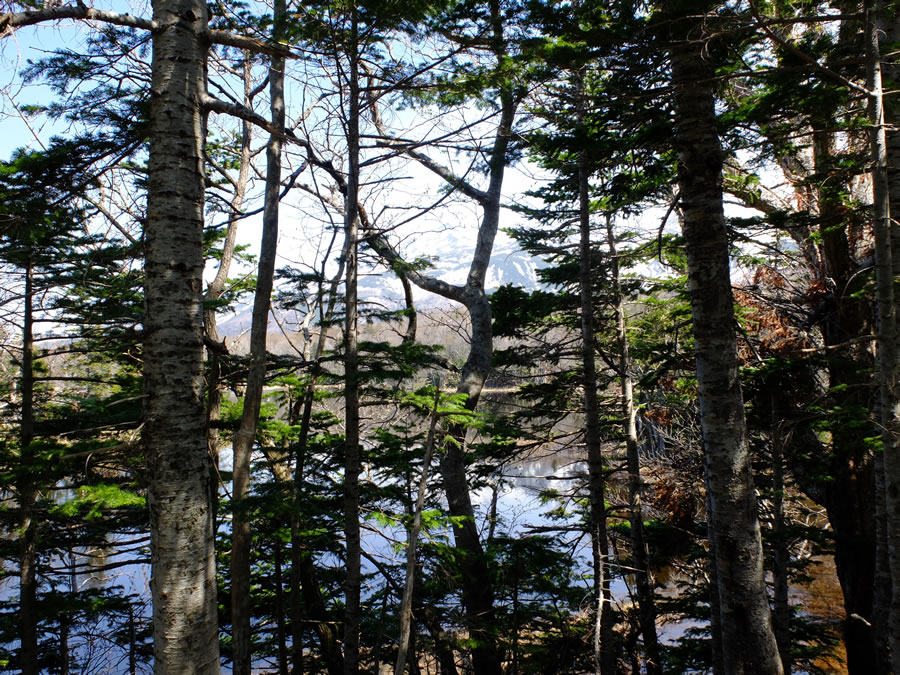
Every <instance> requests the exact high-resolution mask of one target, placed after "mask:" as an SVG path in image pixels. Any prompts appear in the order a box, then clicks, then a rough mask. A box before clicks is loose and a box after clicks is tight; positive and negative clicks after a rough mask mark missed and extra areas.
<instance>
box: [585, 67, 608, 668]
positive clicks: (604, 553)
mask: <svg viewBox="0 0 900 675" xmlns="http://www.w3.org/2000/svg"><path fill="white" fill-rule="evenodd" d="M576 77H578V76H576ZM582 89H583V85H582ZM589 179H590V170H589V167H588V159H587V153H586V152H584V151H582V152H579V153H578V215H579V223H578V224H579V234H580V238H579V247H578V251H579V273H578V282H579V291H580V293H581V368H582V373H583V374H582V386H583V387H584V402H583V406H584V443H585V446H586V447H587V459H588V495H589V502H590V514H589V516H590V517H589V522H590V528H591V529H590V533H591V553H592V558H593V572H594V589H593V590H594V603H595V606H596V612H597V616H596V621H595V630H594V670H595V672H596V673H598V675H599V674H600V673H605V674H607V675H609V674H613V673H615V672H616V670H615V669H616V650H615V646H614V644H613V639H614V633H613V621H612V605H611V602H612V594H611V590H610V576H609V537H608V535H607V523H606V473H605V470H604V460H603V438H602V435H601V433H600V407H599V401H598V399H597V395H598V390H597V366H596V363H595V361H594V348H595V337H594V303H593V294H592V292H591V290H592V288H593V270H592V269H591V267H592V265H591V262H592V260H593V255H592V251H591V208H590V194H589Z"/></svg>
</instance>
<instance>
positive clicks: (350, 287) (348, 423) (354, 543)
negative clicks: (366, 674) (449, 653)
mask: <svg viewBox="0 0 900 675" xmlns="http://www.w3.org/2000/svg"><path fill="white" fill-rule="evenodd" d="M348 12H349V13H350V16H349V19H350V23H351V26H350V43H349V45H348V54H349V74H348V81H347V83H346V85H347V91H348V98H349V100H348V108H347V120H346V123H347V193H346V195H345V203H344V230H345V232H346V237H347V245H348V247H347V268H346V273H347V278H346V288H345V303H346V307H345V322H344V415H345V432H344V433H345V446H344V537H345V546H346V562H345V567H346V570H345V572H346V576H345V578H344V673H345V674H346V675H356V674H357V672H358V671H359V631H360V622H361V618H362V615H361V610H360V585H361V583H362V576H361V568H360V555H361V542H360V527H359V473H360V467H361V464H360V448H359V423H360V417H359V346H358V342H357V340H358V334H357V321H358V310H359V307H358V297H357V277H358V273H359V259H358V251H359V235H358V229H359V210H358V209H357V203H358V202H359V107H360V98H359V95H360V91H359V53H358V50H359V42H358V40H359V33H358V31H359V23H358V21H359V17H358V16H357V9H356V4H355V2H354V1H353V0H351V2H350V4H349V7H348Z"/></svg>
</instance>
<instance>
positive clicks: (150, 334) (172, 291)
mask: <svg viewBox="0 0 900 675" xmlns="http://www.w3.org/2000/svg"><path fill="white" fill-rule="evenodd" d="M153 19H154V22H155V23H156V26H157V29H156V30H155V31H154V33H153V63H152V86H151V112H150V124H151V128H150V159H149V166H148V172H149V173H148V203H147V219H146V223H145V230H144V238H145V247H146V249H145V262H144V278H145V281H144V291H145V293H144V297H145V303H146V304H145V315H144V394H145V397H146V398H145V408H144V430H143V442H144V446H145V452H146V457H147V465H148V471H147V475H148V477H149V499H148V501H149V506H150V531H151V563H152V582H151V588H152V594H153V647H154V666H155V669H156V672H157V673H159V674H161V675H166V674H168V673H172V674H173V675H175V674H177V675H188V674H191V673H218V672H219V641H218V628H217V620H216V619H217V617H216V571H215V557H214V549H213V545H214V544H213V512H212V508H211V494H212V491H213V489H214V488H213V485H212V484H211V475H210V469H211V466H210V461H209V453H208V449H207V443H206V419H205V417H206V416H205V411H204V402H203V343H202V330H201V329H202V325H203V310H202V303H201V291H202V285H203V246H202V244H203V197H204V194H203V193H204V172H203V144H204V134H205V120H204V113H203V110H202V108H201V100H202V97H203V95H204V93H205V64H206V57H207V41H206V38H205V37H204V36H203V32H204V31H205V30H206V26H207V9H206V3H204V2H201V1H200V0H155V2H154V3H153Z"/></svg>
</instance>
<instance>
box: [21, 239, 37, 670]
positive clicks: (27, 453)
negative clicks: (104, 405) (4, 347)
mask: <svg viewBox="0 0 900 675" xmlns="http://www.w3.org/2000/svg"><path fill="white" fill-rule="evenodd" d="M25 236H26V237H27V236H28V233H25ZM22 301H23V303H24V312H23V316H22V380H21V387H22V389H21V393H22V419H21V422H20V426H19V443H20V445H21V449H20V452H21V455H20V456H21V461H22V467H21V468H22V476H23V478H22V480H21V482H20V484H19V486H18V489H19V507H20V508H21V510H22V511H21V514H22V515H21V522H20V525H19V527H20V530H21V533H22V534H21V537H22V538H21V540H20V542H19V546H20V556H21V566H20V569H19V612H20V618H21V621H22V631H21V639H22V644H21V647H20V649H19V667H20V668H21V669H22V672H23V673H24V674H25V675H37V673H38V670H39V669H38V631H37V625H38V611H37V523H36V522H34V505H35V501H36V500H37V490H36V488H35V484H34V472H35V466H34V460H35V458H34V451H33V450H32V448H31V442H32V441H33V440H34V265H33V263H32V260H31V255H30V254H29V255H28V256H27V258H26V260H25V294H24V298H23V300H22Z"/></svg>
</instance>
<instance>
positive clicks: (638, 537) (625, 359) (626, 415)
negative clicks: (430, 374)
mask: <svg viewBox="0 0 900 675" xmlns="http://www.w3.org/2000/svg"><path fill="white" fill-rule="evenodd" d="M606 240H607V243H608V245H609V256H610V270H611V275H610V276H611V279H610V281H611V282H612V292H613V304H614V306H615V312H616V343H617V346H618V348H619V364H618V366H619V382H620V383H621V385H622V419H623V420H624V426H625V453H626V459H627V462H628V498H629V501H630V504H629V510H630V516H631V517H630V521H631V558H632V560H633V562H634V568H635V569H634V578H635V586H636V587H637V596H638V617H639V622H640V625H641V635H642V636H643V638H644V656H645V658H646V664H645V665H646V668H647V675H661V673H662V663H661V661H660V658H659V639H658V636H657V633H656V602H655V600H654V599H653V575H652V574H651V572H650V564H649V561H648V557H649V555H648V551H647V544H646V542H645V540H644V513H643V508H642V494H641V493H642V491H643V480H642V479H641V461H640V456H639V454H638V447H639V446H638V434H637V425H636V423H635V412H634V383H633V381H632V379H631V356H630V354H629V351H628V334H627V333H626V330H625V328H626V323H625V301H624V298H623V296H622V285H621V281H620V276H619V257H618V253H617V251H616V239H615V236H614V233H613V228H612V223H611V221H610V219H609V218H608V217H607V219H606Z"/></svg>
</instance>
